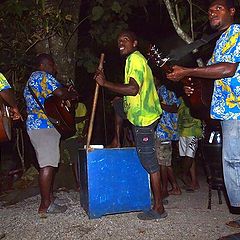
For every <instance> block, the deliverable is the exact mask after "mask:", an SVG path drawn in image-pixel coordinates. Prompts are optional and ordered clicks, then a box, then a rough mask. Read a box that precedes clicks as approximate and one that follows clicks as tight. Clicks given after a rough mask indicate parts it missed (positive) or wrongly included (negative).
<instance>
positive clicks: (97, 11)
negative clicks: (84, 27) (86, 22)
mask: <svg viewBox="0 0 240 240" xmlns="http://www.w3.org/2000/svg"><path fill="white" fill-rule="evenodd" d="M103 14H104V9H103V8H102V7H101V6H96V7H94V8H93V9H92V20H93V21H97V20H99V19H100V18H101V17H102V15H103Z"/></svg>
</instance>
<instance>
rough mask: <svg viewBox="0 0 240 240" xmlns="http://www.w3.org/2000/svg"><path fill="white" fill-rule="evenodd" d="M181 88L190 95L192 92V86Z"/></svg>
mask: <svg viewBox="0 0 240 240" xmlns="http://www.w3.org/2000/svg"><path fill="white" fill-rule="evenodd" d="M183 90H184V92H185V94H186V95H187V96H188V97H190V96H191V95H192V94H193V91H194V88H192V87H190V86H184V87H183Z"/></svg>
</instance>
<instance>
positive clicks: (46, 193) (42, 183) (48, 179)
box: [38, 166, 54, 213]
mask: <svg viewBox="0 0 240 240" xmlns="http://www.w3.org/2000/svg"><path fill="white" fill-rule="evenodd" d="M53 172H54V168H53V167H49V166H48V167H43V168H41V169H40V172H39V188H40V194H41V204H40V206H39V209H38V212H39V213H42V212H46V211H47V209H48V207H49V205H50V203H51V198H52V185H53V174H54V173H53Z"/></svg>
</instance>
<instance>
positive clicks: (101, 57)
mask: <svg viewBox="0 0 240 240" xmlns="http://www.w3.org/2000/svg"><path fill="white" fill-rule="evenodd" d="M103 62H104V53H102V54H101V56H100V61H99V65H98V69H99V70H102V69H103ZM98 93H99V84H98V83H96V87H95V93H94V98H93V106H92V113H91V118H90V121H89V127H88V134H87V145H86V150H87V151H88V150H89V146H90V142H91V138H92V130H93V123H94V118H95V112H96V107H97V100H98Z"/></svg>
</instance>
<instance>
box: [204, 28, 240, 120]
mask: <svg viewBox="0 0 240 240" xmlns="http://www.w3.org/2000/svg"><path fill="white" fill-rule="evenodd" d="M220 62H227V63H239V62H240V25H239V24H233V25H231V26H230V27H229V28H228V29H227V30H226V31H225V32H224V33H223V34H222V35H221V37H220V38H219V39H218V41H217V42H216V46H215V49H214V51H213V55H212V57H211V59H210V60H209V62H208V65H212V64H215V63H220ZM210 113H211V118H213V119H220V120H230V119H240V65H238V68H237V70H236V72H235V74H234V76H233V77H227V78H222V79H218V80H215V82H214V90H213V96H212V103H211V112H210Z"/></svg>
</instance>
